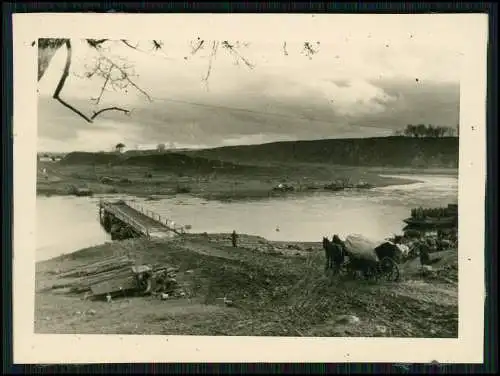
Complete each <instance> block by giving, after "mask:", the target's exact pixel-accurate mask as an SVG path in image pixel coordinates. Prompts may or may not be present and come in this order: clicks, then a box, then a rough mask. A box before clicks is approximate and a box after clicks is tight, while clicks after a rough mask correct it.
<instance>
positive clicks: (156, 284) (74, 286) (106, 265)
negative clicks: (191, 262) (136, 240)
mask: <svg viewBox="0 0 500 376" xmlns="http://www.w3.org/2000/svg"><path fill="white" fill-rule="evenodd" d="M177 271H178V268H173V267H167V266H164V265H155V266H150V265H139V266H137V264H136V262H135V261H134V260H132V259H130V258H129V257H128V256H120V257H116V256H114V257H108V258H105V259H101V260H100V261H98V262H94V263H91V264H86V265H83V266H79V267H77V268H73V269H71V270H66V271H59V272H58V273H56V274H57V278H58V279H63V280H64V282H60V283H56V284H54V285H53V286H52V289H60V288H65V289H69V291H70V292H72V293H86V294H87V295H93V296H105V295H113V294H115V295H116V294H124V293H126V292H142V293H143V294H153V295H156V294H162V293H167V294H169V295H177V296H183V295H184V294H183V293H182V291H179V285H178V283H177V280H176V272H177Z"/></svg>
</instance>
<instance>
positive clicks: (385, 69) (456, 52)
mask: <svg viewBox="0 0 500 376" xmlns="http://www.w3.org/2000/svg"><path fill="white" fill-rule="evenodd" d="M395 17H398V16H395ZM438 18H439V17H438ZM381 22H382V21H381ZM433 22H434V23H432V22H430V21H429V20H422V22H420V23H418V22H412V23H408V22H403V21H402V22H393V23H392V24H391V25H392V26H391V25H389V26H388V25H387V24H386V25H384V27H382V26H381V27H379V28H377V27H373V23H372V27H370V29H368V28H367V27H364V25H363V23H362V22H360V23H355V22H351V23H350V26H349V27H346V26H345V25H342V27H336V26H335V24H332V33H331V35H328V36H325V37H323V38H322V39H321V40H311V41H310V42H311V44H312V45H313V46H314V48H316V49H318V52H317V53H316V54H315V55H314V56H313V57H312V59H309V58H308V57H307V56H305V55H304V54H302V53H301V52H302V49H303V42H304V41H303V40H297V39H296V38H295V39H293V38H292V40H288V41H287V44H286V53H287V54H285V53H284V49H283V40H273V39H272V38H270V39H269V40H268V41H263V40H262V39H259V40H257V41H252V38H251V36H250V35H249V38H248V39H247V40H246V42H248V46H246V47H244V46H243V47H241V48H240V49H239V50H238V51H239V52H240V54H241V55H242V56H244V57H245V58H246V59H247V60H248V61H249V62H251V63H252V64H253V65H254V68H253V69H250V68H248V67H246V66H245V65H244V64H241V61H240V64H238V65H236V64H235V59H234V57H233V56H231V54H229V53H228V52H227V51H225V50H223V49H221V48H219V50H218V53H217V55H216V58H215V59H214V60H213V62H212V69H211V74H210V77H209V79H208V83H205V82H204V81H203V77H204V76H205V75H206V74H207V69H208V66H209V59H208V56H209V54H210V48H208V47H209V46H210V43H211V41H206V43H205V45H206V46H207V48H206V49H202V50H200V51H199V52H198V53H197V54H196V55H194V56H193V55H191V49H192V47H191V41H190V40H189V39H181V40H179V39H175V40H172V39H173V38H170V39H169V38H163V40H164V47H163V49H162V50H161V51H159V52H156V53H155V52H151V51H150V50H151V45H150V44H149V43H148V42H147V41H145V40H142V41H135V40H130V43H132V44H134V45H136V44H137V43H138V48H139V49H140V51H136V50H133V49H131V48H129V47H127V46H125V45H124V44H122V43H120V42H110V43H108V44H106V46H108V48H109V51H105V52H104V53H105V54H106V56H109V57H111V58H112V59H118V58H120V59H123V58H125V59H126V61H127V62H128V63H129V64H131V65H133V66H134V70H135V72H136V74H137V77H134V78H133V80H134V82H135V83H136V84H137V85H138V86H139V87H140V88H142V89H144V90H145V91H146V92H147V93H148V95H149V96H150V97H151V98H152V101H148V99H147V98H146V97H145V96H144V95H142V94H141V93H139V92H138V91H137V90H135V89H134V88H129V89H128V92H127V93H125V92H116V93H115V92H111V91H110V92H105V93H104V100H103V102H102V103H101V104H100V105H99V106H97V107H95V106H94V105H93V103H92V102H91V101H90V98H92V97H96V96H97V95H98V94H99V88H100V86H102V80H89V79H84V78H81V76H82V75H83V74H84V73H85V71H86V70H88V68H86V66H92V64H93V61H94V60H93V59H94V58H95V57H96V53H95V51H92V50H91V49H90V48H89V47H88V46H86V44H85V43H84V42H83V41H82V40H78V39H75V40H72V42H73V45H74V51H73V57H74V61H73V66H72V72H71V73H72V74H71V76H70V78H69V79H68V81H67V82H66V86H65V88H64V90H63V94H62V96H63V97H64V98H65V100H67V101H68V102H70V103H72V104H73V105H75V106H76V107H77V108H78V109H80V110H81V111H83V112H85V113H87V114H91V113H92V111H93V110H95V109H99V108H102V107H104V106H107V105H117V106H121V107H125V108H127V109H132V110H133V111H132V114H131V116H124V115H123V114H121V113H118V112H109V113H107V114H106V115H105V116H102V117H99V118H98V119H96V121H95V123H93V124H89V123H87V122H85V121H84V120H83V119H80V118H78V117H77V116H76V115H75V114H73V113H72V112H70V111H68V110H67V109H65V108H64V107H62V106H61V105H60V104H58V103H57V102H55V101H54V100H53V99H52V98H51V95H52V93H53V91H54V88H55V86H56V85H57V82H58V79H59V77H60V74H61V69H62V67H63V65H64V61H65V58H66V53H65V50H64V49H63V48H62V49H60V50H59V52H58V53H57V54H56V56H55V57H54V59H53V61H52V64H51V66H50V68H49V70H48V71H47V72H46V74H45V76H44V77H43V79H42V80H41V81H40V82H39V84H38V89H39V107H38V113H39V117H38V118H39V126H38V137H39V142H38V148H39V150H40V151H72V150H109V149H110V148H111V147H112V146H113V145H115V144H116V143H118V142H123V143H125V144H126V145H127V146H128V147H135V145H155V144H158V143H167V144H168V143H173V144H174V145H176V146H188V147H205V146H219V145H234V144H249V143H263V142H270V141H276V140H295V139H317V138H339V137H372V136H383V135H390V134H392V133H393V132H394V130H398V129H402V128H404V127H405V126H406V124H409V123H413V124H417V123H425V124H439V125H445V126H453V127H455V126H456V125H457V124H458V121H459V78H460V72H461V66H460V64H461V48H462V46H461V44H460V40H461V38H458V37H457V35H459V34H460V33H463V29H464V25H462V24H460V23H458V22H442V21H440V20H439V19H437V20H435V21H433ZM200 37H201V38H203V36H201V35H200ZM317 42H319V44H318V43H317ZM115 61H122V60H115Z"/></svg>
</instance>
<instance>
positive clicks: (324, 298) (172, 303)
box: [35, 234, 458, 337]
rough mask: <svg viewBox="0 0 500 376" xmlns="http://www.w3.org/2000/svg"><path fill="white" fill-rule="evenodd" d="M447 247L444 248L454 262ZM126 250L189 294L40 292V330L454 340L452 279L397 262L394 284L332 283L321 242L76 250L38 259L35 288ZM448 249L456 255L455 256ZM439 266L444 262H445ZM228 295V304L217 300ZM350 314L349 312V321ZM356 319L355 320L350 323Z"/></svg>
mask: <svg viewBox="0 0 500 376" xmlns="http://www.w3.org/2000/svg"><path fill="white" fill-rule="evenodd" d="M453 252H454V251H450V252H448V253H447V257H448V260H447V261H446V262H447V263H453V262H454V261H453V260H454V258H456V256H453V254H452V253H453ZM111 254H115V255H118V254H129V255H130V256H132V257H134V258H136V259H137V260H138V262H141V263H165V264H169V265H176V266H178V267H179V268H180V271H179V273H178V275H177V279H178V281H179V283H181V284H182V285H183V286H184V289H185V291H186V293H187V295H188V297H187V298H182V299H172V300H167V301H161V300H158V299H154V298H152V297H141V298H125V299H119V300H116V301H114V302H113V303H106V302H100V301H88V300H82V298H81V297H80V296H74V295H67V294H60V293H59V294H57V293H56V292H55V291H48V292H38V293H37V294H36V304H35V310H36V312H35V317H36V323H35V329H36V332H43V333H54V332H55V333H122V334H127V333H134V334H193V335H291V336H370V337H371V336H405V337H456V336H457V334H458V289H457V284H456V283H449V282H443V281H446V280H439V279H434V280H432V281H427V282H426V281H425V280H423V279H422V277H421V276H420V275H418V272H417V270H416V266H415V265H417V264H416V263H414V265H413V266H412V264H411V263H408V265H405V266H403V267H402V268H401V269H402V270H403V274H402V276H403V280H402V281H401V282H399V283H388V282H379V283H373V282H366V281H358V280H356V281H353V280H349V279H346V278H342V277H339V278H337V279H334V280H332V281H329V280H328V279H326V278H325V277H324V275H323V272H322V267H323V261H324V260H323V251H322V250H321V248H320V246H319V244H286V243H273V242H268V241H266V240H265V239H262V238H258V237H250V236H242V237H240V245H239V247H238V248H232V247H231V246H230V235H229V234H224V235H210V236H207V235H190V236H187V237H186V238H185V239H177V240H170V241H157V242H147V241H144V240H132V241H124V242H119V243H112V244H106V245H103V246H99V247H93V248H90V249H87V250H82V251H80V252H77V253H75V254H71V255H67V256H64V257H61V258H59V259H54V260H49V261H46V262H43V263H40V264H38V265H37V288H39V289H41V288H43V287H46V286H48V285H49V284H50V283H51V282H52V281H53V277H52V276H51V275H50V271H51V270H54V269H55V268H67V267H70V266H75V265H79V264H84V263H88V262H90V261H95V260H96V259H98V258H99V257H104V256H109V255H111ZM454 254H455V255H456V252H454ZM443 262H444V261H443ZM224 296H227V297H228V298H229V299H232V300H233V301H234V303H235V306H234V307H227V306H224V304H223V303H222V301H221V300H220V298H222V297H224ZM351 316H355V318H354V319H353V318H351ZM353 320H354V321H355V322H354V321H353Z"/></svg>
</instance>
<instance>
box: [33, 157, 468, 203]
mask: <svg viewBox="0 0 500 376" xmlns="http://www.w3.org/2000/svg"><path fill="white" fill-rule="evenodd" d="M43 169H45V171H46V173H45V174H43V173H42V171H43ZM411 173H413V174H434V175H436V174H439V175H447V176H450V175H451V176H455V175H458V171H456V170H454V169H429V170H421V169H420V170H412V169H392V168H361V167H346V166H328V165H318V164H296V165H293V166H292V165H283V164H280V165H274V166H266V167H258V166H253V168H251V169H248V170H245V172H243V171H238V170H236V171H234V172H231V173H229V172H227V171H226V172H224V173H216V172H214V173H210V174H209V173H201V172H196V171H191V172H189V171H188V172H184V173H173V172H171V171H164V170H157V169H151V168H148V167H144V166H108V165H98V166H90V165H62V164H60V163H45V162H40V163H39V168H38V175H37V195H45V196H54V195H57V196H61V195H72V194H73V193H72V191H73V189H74V188H87V189H89V190H90V191H91V192H92V193H93V194H127V195H134V196H138V197H152V196H172V195H177V194H189V195H192V196H195V197H199V198H203V199H209V200H244V199H259V198H267V197H275V196H283V195H287V196H289V195H307V194H310V193H312V192H318V191H326V190H325V186H327V185H329V184H331V183H332V182H341V183H344V184H345V185H346V186H349V185H351V186H355V185H356V184H360V183H361V184H366V186H367V187H383V186H389V185H400V184H410V183H414V182H417V180H415V179H411V178H399V177H388V176H381V175H391V174H411ZM279 184H287V185H289V186H292V187H293V188H294V189H293V191H287V192H279V191H275V190H273V188H275V187H277V186H278V185H279ZM360 189H362V188H360Z"/></svg>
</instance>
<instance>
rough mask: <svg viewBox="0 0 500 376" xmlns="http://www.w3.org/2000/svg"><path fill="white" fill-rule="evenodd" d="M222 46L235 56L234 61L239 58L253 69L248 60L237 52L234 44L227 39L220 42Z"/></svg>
mask: <svg viewBox="0 0 500 376" xmlns="http://www.w3.org/2000/svg"><path fill="white" fill-rule="evenodd" d="M222 47H223V48H226V49H227V50H228V51H229V52H230V53H231V54H232V55H233V56H235V57H236V62H238V61H239V60H241V61H243V63H245V65H246V66H247V67H248V68H250V69H253V68H254V67H255V66H254V65H253V64H252V63H251V62H250V61H248V60H247V59H246V58H245V57H244V56H243V55H241V54H240V53H239V52H238V50H237V48H236V46H235V45H232V44H230V43H229V42H228V41H227V40H225V41H223V42H222Z"/></svg>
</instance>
